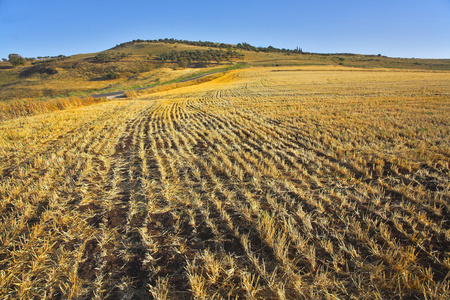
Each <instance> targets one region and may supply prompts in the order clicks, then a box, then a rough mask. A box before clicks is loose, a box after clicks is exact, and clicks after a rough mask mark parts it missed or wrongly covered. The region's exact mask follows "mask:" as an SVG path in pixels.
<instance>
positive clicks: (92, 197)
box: [0, 67, 450, 299]
mask: <svg viewBox="0 0 450 300" xmlns="http://www.w3.org/2000/svg"><path fill="white" fill-rule="evenodd" d="M275 71H276V72H275ZM449 83H450V74H449V73H448V72H447V73H446V72H441V73H432V72H415V71H409V72H405V71H401V72H400V71H388V70H370V71H369V70H356V69H343V68H342V69H338V68H332V67H330V68H328V67H321V68H314V67H309V68H303V69H301V70H300V68H298V67H297V68H278V69H274V70H273V69H269V68H258V69H257V68H255V69H250V70H244V71H243V70H240V71H234V72H230V73H229V74H227V75H225V76H223V77H221V78H219V79H216V80H214V81H212V82H208V83H203V84H201V85H198V86H191V87H186V88H180V89H178V90H174V91H168V92H163V93H159V94H153V95H151V96H148V97H141V98H139V99H132V100H127V101H120V102H109V103H102V104H99V105H94V106H90V107H84V108H80V109H70V110H66V111H60V112H54V113H49V114H45V115H40V116H35V117H29V118H20V119H15V120H11V121H7V122H3V123H2V124H0V127H1V133H0V143H1V149H0V151H1V154H2V158H1V159H0V170H1V176H2V177H1V178H2V180H1V184H0V196H1V198H0V200H1V202H0V213H1V220H2V221H1V224H0V226H1V228H0V231H1V232H2V233H1V240H0V243H1V247H0V266H1V268H0V284H1V291H0V295H1V297H2V298H24V299H25V298H27V299H29V298H33V297H38V298H40V297H42V298H44V297H48V298H99V299H100V298H101V299H103V298H107V299H115V298H127V299H130V298H131V299H132V298H136V299H138V298H144V297H149V298H151V297H154V298H164V297H167V298H173V299H189V298H208V299H209V298H214V297H216V298H221V297H222V298H227V297H240V298H248V299H258V298H264V299H278V298H279V299H285V298H287V299H298V298H314V297H318V298H333V297H337V298H372V297H378V298H380V297H381V298H392V297H398V298H399V297H417V298H419V299H420V298H430V297H431V298H432V297H443V298H445V297H446V296H449V278H448V270H449V268H450V258H449V252H448V249H449V246H450V242H449V240H450V232H449V229H450V228H449V224H448V221H449V219H448V213H449V195H450V194H449V187H450V184H449V176H450V174H449V157H450V148H449V142H450V141H449V124H448V122H449V121H448V120H449V116H450V114H449V108H450V96H449V95H450V84H449Z"/></svg>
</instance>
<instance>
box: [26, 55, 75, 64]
mask: <svg viewBox="0 0 450 300" xmlns="http://www.w3.org/2000/svg"><path fill="white" fill-rule="evenodd" d="M66 59H69V57H68V56H65V55H62V54H61V55H58V56H38V57H36V59H35V58H33V57H31V58H27V60H28V61H31V64H32V65H38V64H49V63H52V62H57V61H62V60H66Z"/></svg>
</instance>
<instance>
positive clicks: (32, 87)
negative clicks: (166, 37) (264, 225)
mask: <svg viewBox="0 0 450 300" xmlns="http://www.w3.org/2000/svg"><path fill="white" fill-rule="evenodd" d="M206 49H207V47H198V46H191V45H184V44H165V43H146V42H143V43H139V44H133V45H127V46H124V47H120V48H117V49H114V50H106V51H104V52H124V53H131V54H132V56H131V57H128V58H125V59H123V60H121V61H119V62H110V63H105V64H97V63H92V62H91V61H90V59H92V58H93V57H94V56H95V55H96V54H97V53H90V54H79V55H74V56H71V57H70V58H69V59H68V60H65V61H61V62H57V63H54V67H55V68H56V70H57V71H58V73H57V74H55V75H47V74H43V75H41V74H34V75H32V76H27V77H23V76H22V77H21V76H20V73H21V72H22V71H23V70H24V68H16V69H11V68H9V63H4V62H0V100H8V99H23V98H36V97H48V96H56V95H73V94H78V95H80V94H81V95H83V94H86V93H87V94H89V93H95V92H97V91H102V92H104V91H110V90H120V89H125V88H130V87H134V86H145V85H151V84H155V83H158V82H165V81H170V80H174V79H176V78H181V77H186V76H189V75H192V74H195V73H198V72H200V71H205V70H208V69H214V68H216V67H220V66H217V65H216V64H210V65H209V67H208V68H202V69H201V70H199V69H198V68H186V69H174V65H173V64H165V65H164V66H160V65H159V64H157V63H155V61H149V60H147V57H148V55H149V54H151V55H152V56H153V57H154V56H156V55H159V54H161V53H163V52H168V51H171V50H176V51H181V50H191V51H192V50H206ZM241 52H242V53H244V54H245V57H246V58H245V62H247V63H249V64H251V65H254V66H277V65H279V66H297V65H339V64H342V65H344V66H355V67H365V68H374V67H383V68H410V69H428V70H450V60H430V59H401V58H388V57H383V56H366V55H317V54H302V55H285V54H282V53H262V52H260V53H256V52H250V51H241ZM30 66H31V65H30V64H27V65H26V66H25V68H29V67H30ZM222 67H223V66H222ZM111 71H114V72H117V73H120V74H121V75H122V76H121V78H119V79H114V80H106V79H105V74H107V73H109V72H111Z"/></svg>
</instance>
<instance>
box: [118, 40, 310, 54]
mask: <svg viewBox="0 0 450 300" xmlns="http://www.w3.org/2000/svg"><path fill="white" fill-rule="evenodd" d="M144 42H146V43H166V44H175V43H179V44H186V45H192V46H201V47H210V48H222V49H230V48H231V49H242V50H248V51H255V52H279V53H285V54H299V53H303V51H302V49H301V48H299V47H297V48H296V49H294V50H291V49H284V48H283V49H278V48H275V47H272V46H269V47H255V46H252V45H250V44H248V43H238V44H237V45H233V44H224V43H214V42H206V41H205V42H203V41H198V42H194V41H186V40H177V39H167V38H166V39H158V40H141V39H137V40H133V41H130V42H126V43H122V44H119V45H117V46H115V47H114V48H113V49H117V48H121V47H124V46H127V45H133V44H138V43H144Z"/></svg>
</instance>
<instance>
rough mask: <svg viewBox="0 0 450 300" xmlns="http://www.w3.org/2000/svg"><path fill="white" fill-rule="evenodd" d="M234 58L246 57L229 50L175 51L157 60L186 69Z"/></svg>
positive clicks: (163, 54)
mask: <svg viewBox="0 0 450 300" xmlns="http://www.w3.org/2000/svg"><path fill="white" fill-rule="evenodd" d="M232 58H237V59H244V58H245V55H244V54H241V53H238V52H236V51H235V50H231V49H228V50H227V51H222V50H213V49H209V50H207V51H200V50H196V51H186V50H183V51H175V50H172V51H170V52H168V53H167V52H164V53H162V54H160V55H158V56H157V57H156V59H157V60H160V61H162V62H167V61H170V62H174V63H175V62H176V63H178V65H180V66H181V67H186V66H187V65H188V64H190V63H198V62H203V63H207V62H212V61H216V62H221V61H224V60H230V59H232Z"/></svg>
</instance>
